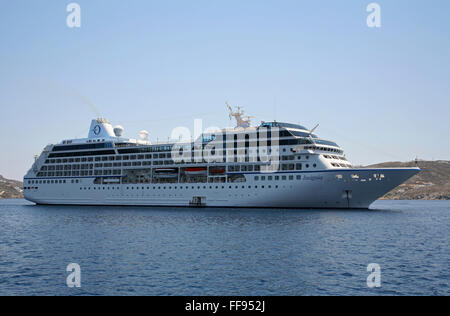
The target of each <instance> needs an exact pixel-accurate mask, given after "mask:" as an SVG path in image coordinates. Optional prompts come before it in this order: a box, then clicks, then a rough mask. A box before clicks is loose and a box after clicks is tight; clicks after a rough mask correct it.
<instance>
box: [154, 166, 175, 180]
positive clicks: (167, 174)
mask: <svg viewBox="0 0 450 316" xmlns="http://www.w3.org/2000/svg"><path fill="white" fill-rule="evenodd" d="M154 175H155V177H157V178H177V177H178V172H177V169H174V168H159V169H155V171H154Z"/></svg>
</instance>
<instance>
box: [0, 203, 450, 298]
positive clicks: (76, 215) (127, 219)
mask: <svg viewBox="0 0 450 316" xmlns="http://www.w3.org/2000/svg"><path fill="white" fill-rule="evenodd" d="M70 263H76V264H78V265H79V266H80V269H81V287H80V288H69V287H68V286H67V284H66V278H67V277H68V275H69V274H70V273H69V272H66V267H67V266H68V265H69V264H70ZM371 263H376V264H378V265H379V267H380V277H381V284H380V285H381V286H380V287H378V288H369V287H368V284H367V278H368V276H369V274H370V273H371V272H368V271H367V266H368V265H369V264H371ZM0 295H194V296H197V295H231V296H235V295H255V296H259V295H450V202H449V201H377V202H376V203H375V204H373V205H372V207H371V209H370V210H352V211H347V210H283V209H277V210H268V209H264V210H258V209H250V210H249V209H217V208H214V209H209V208H204V209H189V208H144V207H61V206H34V205H32V204H30V203H28V202H26V201H24V200H2V201H0Z"/></svg>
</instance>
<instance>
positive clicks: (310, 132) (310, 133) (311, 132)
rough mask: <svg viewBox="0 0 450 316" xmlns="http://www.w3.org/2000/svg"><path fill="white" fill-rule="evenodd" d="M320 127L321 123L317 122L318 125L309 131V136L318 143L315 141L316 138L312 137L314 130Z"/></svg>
mask: <svg viewBox="0 0 450 316" xmlns="http://www.w3.org/2000/svg"><path fill="white" fill-rule="evenodd" d="M318 127H319V124H317V125H316V126H314V128H313V129H312V130H310V131H309V134H308V137H309V138H310V139H311V141H312V142H313V144H316V142H315V141H314V138H313V137H312V134H313V133H314V131H315V130H316V129H317V128H318Z"/></svg>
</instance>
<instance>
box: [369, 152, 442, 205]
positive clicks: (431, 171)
mask: <svg viewBox="0 0 450 316" xmlns="http://www.w3.org/2000/svg"><path fill="white" fill-rule="evenodd" d="M418 166H419V168H421V169H422V172H420V173H419V174H417V175H416V176H414V177H412V178H411V179H409V180H408V181H407V182H405V183H404V184H402V185H401V186H399V187H397V188H395V189H394V190H392V191H391V192H389V193H388V194H386V196H384V199H389V200H450V161H420V160H419V161H418ZM367 167H368V168H394V167H395V168H396V167H416V163H415V162H414V161H413V162H385V163H381V164H376V165H371V166H367Z"/></svg>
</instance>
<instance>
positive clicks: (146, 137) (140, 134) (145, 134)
mask: <svg viewBox="0 0 450 316" xmlns="http://www.w3.org/2000/svg"><path fill="white" fill-rule="evenodd" d="M139 136H141V139H142V140H148V132H147V131H146V130H143V131H140V132H139Z"/></svg>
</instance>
